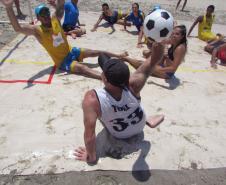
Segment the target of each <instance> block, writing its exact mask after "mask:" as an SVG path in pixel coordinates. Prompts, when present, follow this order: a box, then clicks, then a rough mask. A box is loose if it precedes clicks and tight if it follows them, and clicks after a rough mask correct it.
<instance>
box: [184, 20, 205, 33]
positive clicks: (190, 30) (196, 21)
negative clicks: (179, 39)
mask: <svg viewBox="0 0 226 185" xmlns="http://www.w3.org/2000/svg"><path fill="white" fill-rule="evenodd" d="M202 19H203V16H199V17H198V18H197V19H196V20H195V22H194V23H193V24H192V26H191V28H190V29H189V31H188V36H190V34H191V32H192V30H193V29H194V27H195V26H196V24H198V22H202Z"/></svg>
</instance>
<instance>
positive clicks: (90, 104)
mask: <svg viewBox="0 0 226 185" xmlns="http://www.w3.org/2000/svg"><path fill="white" fill-rule="evenodd" d="M82 108H83V117H84V118H83V119H84V125H85V132H84V141H85V148H84V147H79V148H78V149H76V150H75V154H74V155H75V156H76V159H78V160H81V161H86V162H88V163H96V161H97V157H96V134H95V127H96V120H97V118H98V116H99V114H100V105H99V102H98V100H97V97H96V94H95V92H94V90H91V91H88V92H87V93H86V95H85V97H84V100H83V103H82Z"/></svg>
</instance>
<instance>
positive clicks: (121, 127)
mask: <svg viewBox="0 0 226 185" xmlns="http://www.w3.org/2000/svg"><path fill="white" fill-rule="evenodd" d="M163 51H164V46H163V45H162V44H160V43H154V44H153V47H152V52H153V53H152V56H151V57H149V58H148V59H147V60H146V61H145V62H143V63H142V65H140V67H139V68H138V69H137V70H136V71H135V72H134V73H133V74H132V75H131V76H130V72H129V68H128V66H127V65H126V64H125V63H124V62H123V61H122V60H119V59H113V58H110V57H109V56H107V55H104V54H101V55H100V56H99V58H98V62H99V65H100V67H101V68H102V70H103V73H102V81H103V83H104V88H102V89H95V90H94V89H93V90H89V91H88V92H86V94H85V97H84V100H83V103H82V108H83V115H84V126H85V133H84V140H85V147H79V148H78V149H76V150H75V153H74V155H75V157H76V159H77V160H81V161H86V162H88V163H94V164H95V163H96V162H97V156H96V134H95V127H96V121H97V119H99V120H100V121H101V122H102V124H103V126H104V127H105V128H106V129H107V130H108V132H109V134H111V135H112V136H113V137H115V138H118V139H126V138H130V137H132V136H134V135H137V134H139V133H141V132H142V131H143V129H144V126H145V124H147V125H148V126H149V127H151V128H154V127H156V126H157V125H158V124H159V123H161V122H162V121H163V119H164V116H163V115H158V116H153V117H149V118H148V119H146V116H145V113H144V111H143V109H142V107H141V105H140V99H141V97H140V91H141V89H142V88H143V87H144V85H145V83H146V81H147V79H148V77H149V75H150V73H151V71H152V69H153V67H154V66H155V64H156V63H158V62H159V61H160V60H161V59H162V56H163Z"/></svg>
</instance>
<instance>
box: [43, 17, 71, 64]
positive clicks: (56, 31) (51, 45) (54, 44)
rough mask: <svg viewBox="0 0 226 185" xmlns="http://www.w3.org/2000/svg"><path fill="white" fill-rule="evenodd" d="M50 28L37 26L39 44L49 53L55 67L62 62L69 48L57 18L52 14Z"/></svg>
mask: <svg viewBox="0 0 226 185" xmlns="http://www.w3.org/2000/svg"><path fill="white" fill-rule="evenodd" d="M51 24H52V27H51V28H46V27H43V26H42V25H41V26H39V35H40V37H41V44H42V46H43V47H44V48H45V49H46V51H47V52H48V53H49V55H50V56H51V58H52V59H53V61H54V63H55V65H56V66H57V67H59V66H60V64H61V63H62V62H63V60H64V58H65V57H66V56H67V55H68V53H69V52H70V50H71V47H70V46H69V44H68V42H67V39H66V36H65V34H64V31H63V30H62V28H61V25H60V23H59V21H58V19H57V18H56V17H55V16H54V17H52V19H51Z"/></svg>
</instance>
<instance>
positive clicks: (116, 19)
mask: <svg viewBox="0 0 226 185" xmlns="http://www.w3.org/2000/svg"><path fill="white" fill-rule="evenodd" d="M126 15H127V14H123V13H122V11H121V10H113V11H112V10H111V9H110V8H109V5H108V4H107V3H104V4H102V14H101V15H100V17H99V19H98V21H97V22H96V24H94V26H93V29H91V31H92V32H93V31H96V30H97V28H98V26H99V24H100V22H101V21H102V20H103V19H104V20H105V21H107V22H108V23H109V24H110V25H111V26H113V25H114V24H121V25H124V21H123V20H122V18H123V17H125V16H126ZM126 25H127V26H131V24H130V23H126Z"/></svg>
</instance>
